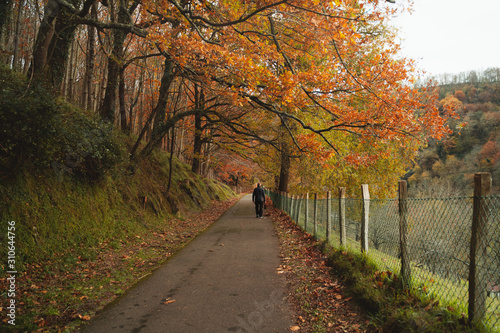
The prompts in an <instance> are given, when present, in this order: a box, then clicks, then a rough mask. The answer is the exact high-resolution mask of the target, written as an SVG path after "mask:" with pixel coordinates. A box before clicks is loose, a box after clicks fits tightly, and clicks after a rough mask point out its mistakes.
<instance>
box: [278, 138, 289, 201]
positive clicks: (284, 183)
mask: <svg viewBox="0 0 500 333" xmlns="http://www.w3.org/2000/svg"><path fill="white" fill-rule="evenodd" d="M280 153H281V164H280V180H279V185H278V191H281V192H288V182H289V178H290V149H289V147H288V143H287V142H283V143H282V144H281V152H280Z"/></svg>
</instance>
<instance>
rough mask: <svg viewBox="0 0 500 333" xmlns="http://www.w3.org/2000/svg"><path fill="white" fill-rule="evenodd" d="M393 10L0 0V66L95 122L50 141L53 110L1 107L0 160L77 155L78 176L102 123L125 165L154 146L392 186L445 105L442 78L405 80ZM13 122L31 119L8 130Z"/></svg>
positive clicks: (304, 3) (279, 175) (210, 160)
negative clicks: (123, 147) (5, 112)
mask: <svg viewBox="0 0 500 333" xmlns="http://www.w3.org/2000/svg"><path fill="white" fill-rule="evenodd" d="M405 5H410V4H405ZM403 7H405V6H403ZM398 10H402V7H401V6H398V7H395V6H393V5H392V4H391V3H389V2H385V1H379V0H356V1H354V0H336V1H331V2H322V1H312V0H294V1H286V0H284V1H275V2H269V1H220V2H210V1H174V0H172V1H149V0H148V1H143V0H141V1H138V0H120V1H94V0H85V1H82V0H76V1H64V0H48V1H33V0H19V1H12V0H10V1H6V2H3V4H2V5H1V8H0V11H1V13H0V15H1V16H0V18H1V21H0V24H1V26H0V28H1V30H0V31H1V33H2V34H1V39H0V46H1V50H2V53H1V57H2V62H3V64H4V66H6V67H5V69H4V71H6V70H12V71H14V72H15V73H17V74H16V75H18V76H19V75H21V76H23V77H25V78H26V79H25V80H27V81H26V82H27V83H26V84H27V88H26V91H27V94H29V92H33V94H40V91H42V90H43V92H44V93H46V94H48V95H50V96H52V97H54V98H55V99H54V101H55V102H54V103H55V107H56V108H59V109H61V108H70V109H74V108H78V109H80V110H82V111H79V116H78V117H84V116H83V115H86V116H85V117H87V116H88V117H91V118H92V123H93V124H94V125H92V126H97V127H98V128H99V129H97V130H95V129H94V130H92V129H90V127H89V129H88V130H86V131H85V130H83V129H82V126H79V125H76V124H72V125H71V124H68V122H69V120H68V119H66V123H65V124H66V125H68V126H70V127H71V126H73V128H72V129H71V130H66V131H67V132H68V133H66V134H64V133H59V134H61V135H62V137H61V138H59V139H58V140H57V141H58V142H61V141H62V142H66V143H67V144H66V146H65V147H64V148H63V150H65V151H64V152H61V151H59V152H58V151H57V150H60V149H59V148H60V147H59V148H58V147H56V146H57V145H56V144H55V143H54V142H52V141H53V140H52V139H53V137H52V136H51V135H50V133H48V132H47V131H45V130H44V128H46V129H47V130H49V129H48V128H49V127H50V126H53V124H52V125H47V126H44V125H43V124H40V123H38V121H42V122H43V121H46V122H47V123H48V122H49V119H48V117H46V116H43V115H41V114H38V115H35V114H32V115H28V114H27V111H26V110H25V111H26V113H24V114H23V112H19V113H18V114H17V115H16V116H13V117H6V116H5V119H2V120H3V122H4V123H6V124H9V122H10V124H12V126H9V130H8V131H11V132H9V133H8V135H5V136H4V138H3V139H2V140H4V141H2V159H3V160H2V163H4V165H5V166H7V167H9V168H11V169H13V168H14V169H18V168H17V167H14V165H18V164H16V163H19V161H20V159H22V158H23V157H24V158H25V157H28V156H26V154H31V156H29V157H30V163H31V162H32V163H35V164H36V162H37V161H38V160H39V159H45V160H46V161H45V162H48V163H49V164H50V163H52V165H53V164H54V162H55V164H57V165H58V166H60V167H62V168H63V169H66V168H69V169H72V168H74V166H73V165H74V164H75V163H74V162H75V161H68V160H72V159H76V160H78V163H77V164H78V165H79V167H80V168H83V169H84V170H80V171H82V172H84V173H86V174H87V176H88V177H90V178H92V177H94V176H97V174H99V173H100V172H101V171H103V170H96V168H101V169H105V167H106V163H108V162H109V163H112V160H113V158H114V156H113V153H112V152H111V151H112V148H113V147H114V146H113V147H111V146H109V147H105V148H104V149H102V147H103V146H102V145H103V144H104V145H105V142H107V140H108V139H107V138H104V137H103V136H102V135H96V133H104V132H105V129H104V127H106V126H112V127H113V128H115V130H116V131H119V132H120V133H121V135H124V137H125V138H127V139H126V141H127V142H128V145H127V150H128V155H129V157H130V161H131V162H130V163H131V165H132V166H131V167H132V168H133V165H134V164H137V163H141V161H143V160H144V159H147V158H148V156H149V155H150V154H151V153H152V152H153V151H154V150H157V149H161V150H164V151H166V152H170V153H172V154H171V156H173V157H176V158H179V159H180V160H182V161H186V162H187V163H189V164H190V165H191V168H192V171H193V172H195V173H197V174H200V175H203V176H208V177H213V178H217V179H220V180H222V181H224V182H227V183H230V184H232V185H239V184H244V183H245V182H246V183H247V184H251V183H253V182H254V181H255V179H260V180H261V181H263V182H265V183H266V184H268V185H269V186H273V187H276V188H278V189H279V190H291V191H297V192H300V191H311V190H320V189H323V188H324V187H325V186H326V187H329V186H337V185H339V184H344V185H347V186H349V187H352V188H355V187H357V185H359V184H360V183H370V184H373V185H374V186H373V191H374V193H376V194H377V195H380V196H387V195H392V194H393V193H394V192H393V191H394V185H393V184H391V185H388V184H389V183H391V181H390V180H392V179H395V178H398V177H400V176H401V175H403V174H404V173H405V172H406V171H407V170H409V169H411V167H412V166H413V164H414V161H415V157H416V153H417V152H418V151H419V150H420V149H422V148H423V147H425V146H426V142H427V140H429V139H430V140H440V139H441V138H443V136H445V135H447V134H449V133H451V130H450V128H449V127H448V124H447V121H448V119H455V117H457V116H458V113H457V112H456V110H455V107H456V103H454V101H451V100H447V102H440V101H439V99H440V98H441V99H442V98H444V97H443V96H442V92H441V95H440V93H439V91H438V90H436V89H434V88H432V86H431V85H425V86H422V85H420V86H418V87H417V86H415V85H414V83H415V82H416V80H417V78H418V75H419V74H420V73H419V72H418V71H416V69H414V68H413V62H412V60H410V59H404V58H402V57H401V56H399V54H398V50H399V46H398V45H397V44H395V42H394V40H395V34H396V32H395V31H394V29H392V28H391V27H390V25H389V24H388V19H389V18H390V17H392V16H394V15H397V11H398ZM8 81H10V82H13V80H8ZM4 93H6V92H5V91H4ZM464 93H465V92H464ZM458 100H459V101H460V99H458ZM461 102H466V101H461ZM34 108H35V109H36V107H34ZM33 112H35V111H33ZM16 117H17V118H16ZM23 117H27V118H26V119H23ZM66 117H67V115H66ZM35 119H36V122H37V123H35ZM71 119H73V121H72V122H76V120H75V119H74V116H73V118H71ZM79 119H80V118H79ZM86 119H87V118H86ZM52 121H56V120H54V119H52ZM78 121H80V122H84V120H82V119H80V120H78ZM85 121H87V120H85ZM453 121H454V122H457V123H458V122H461V120H453ZM16 122H18V123H19V122H20V123H24V124H26V125H28V124H30V126H31V127H30V126H25V131H26V133H25V135H19V133H18V132H17V131H16V130H15V126H16V124H18V123H16ZM454 124H455V123H454ZM89 126H90V125H89ZM92 126H91V127H92ZM30 131H31V132H30ZM92 131H94V132H95V133H91V132H92ZM103 131H104V132H103ZM42 132H43V133H42ZM32 135H41V136H45V138H46V140H45V139H44V140H39V142H31V141H30V142H28V141H29V140H26V138H27V137H29V136H32ZM79 135H81V136H82V138H80V139H79V138H77V137H78V136H79ZM69 136H71V138H69ZM16 140H17V141H16ZM19 140H21V141H22V140H25V141H26V142H24V141H23V142H20V141H19ZM51 140H52V141H51ZM121 140H122V141H123V140H125V139H123V137H122V139H121ZM108 141H109V140H108ZM50 142H52V143H50ZM68 142H71V143H68ZM82 142H84V143H83V144H82ZM446 142H449V141H446ZM108 143H109V144H110V145H111V143H110V142H108ZM44 144H46V145H45V147H44V146H43V145H44ZM443 144H444V143H440V145H443ZM30 145H31V146H30ZM448 146H449V144H448ZM440 147H441V146H440ZM40 149H42V150H43V149H46V151H45V152H43V153H41V151H40ZM115 149H117V148H116V147H115ZM28 152H31V153H28ZM451 153H452V152H450V154H451ZM35 155H37V156H35ZM42 155H43V156H42ZM455 155H456V157H457V158H458V155H457V154H455ZM68 156H70V157H69V158H68ZM47 159H48V160H50V161H47ZM443 162H444V161H443ZM72 163H73V164H72Z"/></svg>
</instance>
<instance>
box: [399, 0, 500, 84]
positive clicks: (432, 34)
mask: <svg viewBox="0 0 500 333" xmlns="http://www.w3.org/2000/svg"><path fill="white" fill-rule="evenodd" d="M398 1H406V0H396V5H397V3H398ZM413 8H414V11H413V13H412V14H411V15H410V14H406V13H405V14H403V15H400V16H399V17H398V18H397V19H396V20H394V21H393V25H394V26H396V27H398V28H399V29H400V33H399V36H400V37H401V38H402V39H403V40H402V41H401V44H402V47H403V51H402V53H403V55H404V56H405V57H408V58H412V59H414V60H416V61H417V66H418V67H419V68H421V69H423V70H425V71H426V72H427V73H426V76H427V75H437V74H443V73H450V74H451V73H460V72H464V71H469V70H482V69H486V68H489V67H500V0H479V1H478V0H414V7H413Z"/></svg>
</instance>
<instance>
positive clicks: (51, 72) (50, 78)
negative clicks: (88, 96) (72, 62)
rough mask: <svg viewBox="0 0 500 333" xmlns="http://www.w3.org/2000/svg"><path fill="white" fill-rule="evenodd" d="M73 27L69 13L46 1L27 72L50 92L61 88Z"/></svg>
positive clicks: (51, 0)
mask: <svg viewBox="0 0 500 333" xmlns="http://www.w3.org/2000/svg"><path fill="white" fill-rule="evenodd" d="M72 4H73V5H74V6H76V7H79V6H80V1H78V0H75V1H72ZM76 27H77V26H76V25H75V24H73V23H72V14H71V13H69V12H68V10H66V9H65V7H60V6H59V4H58V3H57V1H55V0H49V2H48V3H47V5H46V6H45V14H44V18H43V21H42V23H41V25H40V29H39V31H38V36H37V39H36V42H35V47H34V50H33V61H32V63H31V70H30V73H31V74H32V75H33V77H34V78H35V79H37V80H40V81H41V82H42V83H43V84H44V85H45V86H47V87H49V88H52V90H53V92H54V93H58V92H59V91H60V89H61V84H62V82H63V79H64V73H65V68H66V65H67V60H68V53H69V47H70V46H71V43H72V42H73V39H74V35H75V30H76Z"/></svg>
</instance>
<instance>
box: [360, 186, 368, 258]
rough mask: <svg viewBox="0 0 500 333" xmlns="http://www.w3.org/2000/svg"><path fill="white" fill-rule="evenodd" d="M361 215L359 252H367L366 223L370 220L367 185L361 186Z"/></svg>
mask: <svg viewBox="0 0 500 333" xmlns="http://www.w3.org/2000/svg"><path fill="white" fill-rule="evenodd" d="M361 191H362V198H363V213H362V214H363V215H362V217H361V252H365V253H366V252H368V223H369V220H370V191H369V189H368V184H362V185H361Z"/></svg>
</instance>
